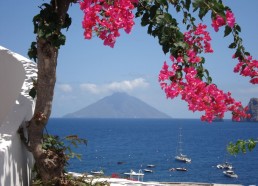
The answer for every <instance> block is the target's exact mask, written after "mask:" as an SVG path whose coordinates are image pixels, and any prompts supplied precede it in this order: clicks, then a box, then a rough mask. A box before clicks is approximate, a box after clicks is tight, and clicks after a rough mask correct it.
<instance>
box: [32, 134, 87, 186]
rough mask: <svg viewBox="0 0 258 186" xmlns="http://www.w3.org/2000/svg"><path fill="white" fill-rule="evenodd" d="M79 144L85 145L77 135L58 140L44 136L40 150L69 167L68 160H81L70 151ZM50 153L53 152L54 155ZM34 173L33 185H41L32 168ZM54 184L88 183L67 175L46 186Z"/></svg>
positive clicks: (47, 135) (55, 137)
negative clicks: (55, 157)
mask: <svg viewBox="0 0 258 186" xmlns="http://www.w3.org/2000/svg"><path fill="white" fill-rule="evenodd" d="M79 144H85V145H86V144H87V141H86V140H85V139H81V138H79V137H78V136H77V135H69V136H66V137H64V138H63V139H60V138H59V137H58V136H53V135H49V134H45V135H44V137H43V143H42V148H43V149H44V150H45V152H46V154H50V156H54V154H56V155H57V156H58V158H59V160H58V161H59V162H62V164H64V165H65V166H67V165H69V163H68V161H69V159H71V158H75V157H76V158H78V159H79V160H80V159H81V155H80V154H77V153H74V152H73V150H72V147H78V145H79ZM52 152H54V154H53V153H52ZM34 171H35V172H36V176H35V178H34V180H33V185H35V186H36V185H42V184H43V182H42V180H41V178H40V175H39V174H38V172H37V168H36V167H35V168H34ZM56 183H59V185H83V184H84V185H89V184H88V182H85V183H84V182H83V180H80V179H77V178H73V177H71V176H68V175H65V176H63V177H61V178H59V180H49V182H48V183H47V185H55V184H56ZM44 185H46V183H44Z"/></svg>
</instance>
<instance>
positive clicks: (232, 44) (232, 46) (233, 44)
mask: <svg viewBox="0 0 258 186" xmlns="http://www.w3.org/2000/svg"><path fill="white" fill-rule="evenodd" d="M236 47H237V45H236V43H235V42H233V43H231V44H230V45H229V46H228V48H236Z"/></svg>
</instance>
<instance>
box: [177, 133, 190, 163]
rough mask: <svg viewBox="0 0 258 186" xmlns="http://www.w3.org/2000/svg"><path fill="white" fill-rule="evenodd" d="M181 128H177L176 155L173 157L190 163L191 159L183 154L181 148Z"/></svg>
mask: <svg viewBox="0 0 258 186" xmlns="http://www.w3.org/2000/svg"><path fill="white" fill-rule="evenodd" d="M181 130H182V128H179V135H178V145H177V155H176V157H175V159H176V160H177V161H181V162H184V163H191V159H190V158H188V157H187V156H186V155H184V154H183V149H182V143H183V142H182V132H181Z"/></svg>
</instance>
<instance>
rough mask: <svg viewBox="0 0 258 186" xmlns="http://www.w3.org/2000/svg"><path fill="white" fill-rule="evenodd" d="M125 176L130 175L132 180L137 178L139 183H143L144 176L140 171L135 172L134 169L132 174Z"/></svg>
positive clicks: (127, 173) (128, 173)
mask: <svg viewBox="0 0 258 186" xmlns="http://www.w3.org/2000/svg"><path fill="white" fill-rule="evenodd" d="M124 174H125V175H128V176H129V177H130V179H131V180H133V179H134V177H137V179H138V181H143V176H144V174H143V173H142V170H141V169H140V170H139V172H134V171H133V170H132V169H131V170H130V172H125V173H124Z"/></svg>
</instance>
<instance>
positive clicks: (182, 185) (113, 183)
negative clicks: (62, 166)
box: [68, 172, 242, 186]
mask: <svg viewBox="0 0 258 186" xmlns="http://www.w3.org/2000/svg"><path fill="white" fill-rule="evenodd" d="M68 174H71V175H72V176H73V177H84V178H85V180H86V181H88V182H91V183H97V182H102V183H105V182H106V183H109V184H110V186H119V185H133V186H166V185H167V186H170V185H174V186H176V185H179V186H223V185H226V186H242V185H241V184H221V183H201V182H155V181H146V182H144V181H135V180H129V179H125V178H111V177H105V176H94V175H91V174H81V173H76V172H68Z"/></svg>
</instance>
